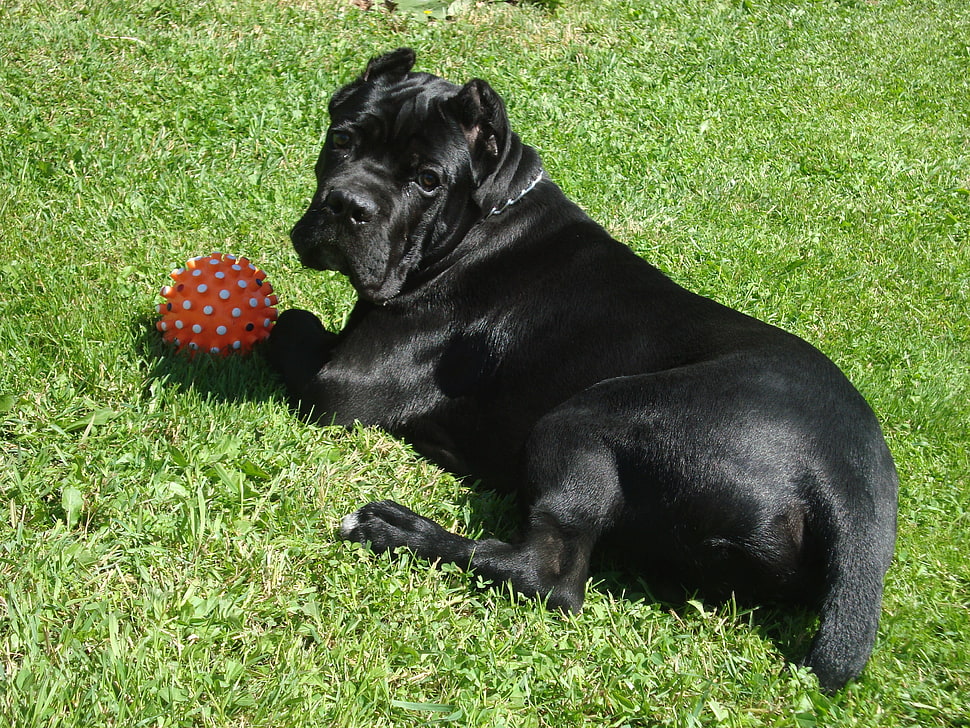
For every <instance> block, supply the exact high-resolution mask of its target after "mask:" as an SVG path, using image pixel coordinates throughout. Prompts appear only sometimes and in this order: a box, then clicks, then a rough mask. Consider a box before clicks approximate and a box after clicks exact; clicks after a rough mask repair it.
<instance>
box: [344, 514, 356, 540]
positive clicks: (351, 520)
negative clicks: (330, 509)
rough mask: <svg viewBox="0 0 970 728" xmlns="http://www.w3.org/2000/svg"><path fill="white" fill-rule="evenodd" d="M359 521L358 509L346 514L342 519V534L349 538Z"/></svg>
mask: <svg viewBox="0 0 970 728" xmlns="http://www.w3.org/2000/svg"><path fill="white" fill-rule="evenodd" d="M359 523H360V518H359V517H358V516H357V511H354V512H353V513H350V514H348V515H346V516H344V517H343V518H342V519H341V521H340V535H341V536H343V537H344V538H348V537H349V536H350V534H351V533H352V532H353V530H354V529H355V528H357V525H358V524H359Z"/></svg>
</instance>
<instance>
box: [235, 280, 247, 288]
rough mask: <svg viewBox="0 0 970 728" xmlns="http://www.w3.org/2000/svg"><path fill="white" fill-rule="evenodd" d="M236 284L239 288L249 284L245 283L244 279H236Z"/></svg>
mask: <svg viewBox="0 0 970 728" xmlns="http://www.w3.org/2000/svg"><path fill="white" fill-rule="evenodd" d="M236 285H237V286H239V287H240V288H245V287H246V286H248V285H249V284H248V283H246V281H236Z"/></svg>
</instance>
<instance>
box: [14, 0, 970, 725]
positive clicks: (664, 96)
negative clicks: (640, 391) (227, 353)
mask: <svg viewBox="0 0 970 728" xmlns="http://www.w3.org/2000/svg"><path fill="white" fill-rule="evenodd" d="M471 5H472V4H470V3H469V4H467V6H468V7H467V8H466V10H465V11H464V12H463V13H462V15H460V16H459V18H458V19H456V20H455V21H454V22H447V23H445V22H435V23H430V24H427V23H424V22H422V21H419V20H416V19H414V18H412V17H410V16H404V15H387V14H385V13H380V12H370V13H361V12H359V11H358V10H356V9H355V8H353V7H351V6H350V5H349V4H348V3H343V2H336V1H335V0H320V1H319V2H312V3H311V2H304V1H303V0H279V1H278V2H268V1H264V0H242V1H241V2H229V0H209V1H208V2H197V3H183V2H179V1H178V0H136V1H135V2H127V1H126V2H111V1H109V0H91V1H90V2H85V1H84V0H80V1H79V2H66V1H65V0H45V1H44V2H39V1H35V0H24V1H23V2H18V1H17V0H11V1H10V2H5V3H3V5H2V6H0V353H2V360H0V364H2V366H0V496H2V498H0V726H18V727H23V728H27V727H31V728H33V727H34V726H85V727H87V726H101V725H107V726H159V727H161V726H303V725H315V726H316V725H327V726H329V725H333V726H390V725H395V726H397V725H405V726H406V725H426V724H429V723H438V722H441V723H451V724H454V725H461V726H565V725H589V726H624V725H630V726H647V725H669V726H813V725H818V726H850V725H851V726H873V727H876V726H879V727H882V726H951V727H952V726H967V725H970V718H968V712H967V706H968V705H970V640H968V637H967V635H968V634H970V567H968V559H967V554H968V553H970V544H968V540H970V539H968V533H970V515H968V511H970V484H968V480H967V474H968V472H970V459H968V439H970V435H968V430H970V428H968V425H967V421H968V420H967V414H966V411H967V401H968V395H970V391H968V380H970V374H968V366H970V340H968V339H970V335H968V333H970V316H968V312H970V301H968V298H970V253H968V251H970V193H968V188H970V74H968V73H967V68H968V67H970V41H968V39H970V10H968V7H967V5H966V3H965V2H964V0H926V1H925V2H917V1H916V0H913V1H912V2H903V1H902V0H872V1H871V2H861V1H860V2H856V1H854V0H846V1H845V2H835V1H834V0H787V1H786V2H771V1H769V0H762V1H759V0H753V1H750V2H749V1H748V0H743V1H740V0H739V1H738V2H713V1H709V0H649V1H648V0H635V1H634V2H619V1H618V0H617V1H614V0H589V1H588V2H577V3H562V4H561V5H560V7H559V9H558V10H557V11H556V12H554V13H550V12H548V11H547V10H544V9H543V8H541V7H537V6H535V5H527V4H525V5H517V6H511V5H507V4H487V5H482V6H480V7H471ZM402 44H410V45H413V46H415V47H416V48H417V49H418V50H419V67H420V68H421V69H425V70H431V71H434V72H438V73H442V74H444V75H447V76H448V77H450V78H453V79H455V80H462V79H466V78H469V77H472V76H482V77H485V78H487V79H489V80H490V81H491V82H492V83H493V84H494V85H495V87H496V88H497V89H499V91H500V92H502V93H503V94H504V95H505V96H506V98H507V99H508V103H509V110H510V115H511V117H512V119H513V120H514V123H515V126H516V128H517V129H518V131H519V132H520V133H521V135H522V136H523V138H524V139H525V140H526V141H528V142H530V143H532V144H534V145H535V146H537V147H538V148H539V149H540V150H541V151H542V152H543V154H544V155H545V159H546V164H547V168H548V169H549V171H550V173H551V174H552V176H553V177H554V178H555V179H556V180H557V181H559V182H560V183H561V185H562V186H563V187H564V189H565V190H566V191H567V193H569V194H570V195H571V196H572V197H573V198H574V199H576V200H577V201H578V202H579V203H580V204H582V205H583V207H585V208H586V209H587V210H589V211H590V213H591V214H592V215H593V216H594V217H595V218H597V219H598V220H600V221H602V222H603V223H604V224H605V225H606V226H607V227H608V228H609V229H611V230H612V231H613V232H614V233H615V234H616V235H617V236H618V237H619V238H620V239H622V240H624V241H626V242H628V243H629V244H630V245H631V246H632V247H633V248H634V249H635V250H637V251H638V252H639V253H640V254H642V255H643V256H645V257H646V258H648V259H650V260H651V261H653V262H655V263H656V264H657V265H659V266H660V267H661V268H663V269H664V270H666V271H667V272H669V273H670V274H671V275H672V276H673V277H674V278H675V279H677V280H679V281H682V282H684V283H686V284H687V285H688V286H690V287H691V288H693V289H695V290H698V291H701V292H703V293H705V294H708V295H711V296H714V297H716V298H718V299H719V300H722V301H724V302H726V303H728V304H730V305H733V306H736V307H738V308H740V309H742V310H744V311H746V312H748V313H751V314H753V315H756V316H759V317H761V318H764V319H767V320H769V321H772V322H774V323H777V324H779V325H781V326H784V327H786V328H788V329H790V330H792V331H795V332H796V333H798V334H800V335H802V336H804V337H805V338H807V339H808V340H810V341H812V342H813V343H815V344H817V345H818V346H820V347H821V348H822V349H823V350H824V351H826V352H827V353H828V354H829V355H830V356H832V357H833V358H834V359H835V361H836V362H838V363H839V364H840V365H841V366H842V367H843V368H844V369H845V370H846V371H847V373H848V374H849V375H850V377H851V378H852V379H853V381H855V382H856V383H857V385H858V386H859V388H860V389H861V390H862V391H863V393H864V394H865V395H866V396H867V398H868V399H869V400H870V402H871V403H872V404H873V406H874V408H875V409H876V411H877V413H878V414H879V416H880V419H881V421H882V423H883V425H884V428H885V431H886V434H887V438H888V440H889V442H890V446H891V448H892V449H893V452H894V453H895V455H896V458H897V462H898V465H899V470H900V475H901V493H900V518H899V526H900V531H899V544H898V550H897V559H896V562H895V565H894V567H893V569H892V571H891V572H890V575H889V577H888V582H887V593H886V601H885V611H884V618H883V622H882V626H881V630H880V634H879V640H878V643H877V646H876V651H875V654H874V656H873V659H872V661H871V663H870V665H869V667H868V669H867V671H866V673H865V674H864V676H863V678H862V679H861V681H859V682H858V683H856V684H854V685H852V686H851V687H849V688H848V689H847V690H846V691H845V692H844V693H842V694H840V695H838V696H836V697H835V698H833V699H828V698H825V697H823V696H821V695H820V694H819V693H818V691H817V689H816V686H815V683H814V682H813V678H812V677H811V676H810V675H808V674H807V673H804V672H800V671H798V670H797V669H795V668H794V667H792V666H791V665H790V664H789V662H788V659H789V658H797V657H799V656H800V654H801V653H802V651H804V649H805V648H806V646H807V639H808V637H809V636H810V634H811V630H812V623H811V619H810V618H806V617H805V616H804V615H789V614H785V613H783V612H778V611H775V610H770V609H757V610H753V611H739V610H736V609H732V608H730V607H725V608H722V609H717V610H714V609H711V608H709V607H704V606H702V605H699V604H697V605H694V604H689V605H686V606H685V607H683V608H681V609H677V610H670V609H669V608H668V607H666V606H664V605H660V604H657V603H655V602H652V601H650V600H648V599H644V598H643V597H642V592H643V587H642V585H639V584H636V583H630V582H624V581H622V580H619V579H617V578H615V577H614V576H613V575H610V574H598V575H597V577H596V579H595V580H594V582H593V583H592V584H591V586H590V589H589V595H588V601H587V608H586V610H585V611H584V612H583V614H582V615H580V616H578V617H575V618H569V619H564V618H562V617H557V616H554V615H551V614H547V613H545V612H544V611H543V610H542V609H541V608H540V607H539V606H538V605H536V604H533V603H530V602H524V601H520V600H517V599H514V598H511V597H510V596H509V594H508V593H507V592H506V591H504V590H481V589H478V588H477V585H476V583H475V580H474V578H472V577H469V576H468V575H466V574H461V573H457V572H455V571H454V570H451V569H445V570H443V571H430V570H429V569H428V568H427V566H426V564H423V563H412V562H411V561H410V560H409V559H407V558H404V559H401V560H399V561H395V562H391V561H390V560H388V559H385V558H378V557H374V556H372V555H371V554H369V553H368V552H366V551H363V550H361V549H359V548H354V547H351V546H349V545H347V544H344V543H342V542H339V541H337V540H336V539H335V538H334V536H333V529H334V527H335V526H336V524H337V523H338V522H339V518H340V517H341V516H342V515H343V514H344V513H346V512H349V511H350V510H353V509H354V508H356V507H358V506H359V505H361V504H362V503H364V502H365V501H367V500H370V499H374V498H383V497H394V498H397V499H399V500H401V501H403V502H405V503H407V504H408V505H411V506H412V507H414V508H416V509H417V510H419V511H421V512H423V513H426V514H428V515H430V516H433V517H435V518H437V519H440V520H441V521H442V522H444V523H445V524H446V525H448V526H449V527H453V528H456V529H459V530H462V531H465V532H471V533H478V532H491V531H493V530H494V529H496V528H497V529H506V528H508V525H509V513H508V504H507V503H504V502H502V501H500V500H497V499H496V498H495V497H494V496H490V495H488V494H476V493H475V492H474V491H471V490H469V489H468V488H467V487H466V486H465V485H463V484H462V483H461V482H459V481H457V480H456V479H455V478H454V477H452V476H450V475H449V474H447V473H443V472H441V471H440V470H437V469H436V468H434V467H433V466H431V465H429V464H428V463H426V462H424V461H422V460H421V459H420V458H418V457H417V456H415V455H414V453H413V452H412V451H411V450H410V449H409V448H408V447H407V446H406V445H404V444H402V443H400V442H397V441H395V440H393V439H391V438H389V437H387V436H386V435H384V434H382V433H380V432H377V431H374V430H367V429H360V430H356V431H352V432H344V431H339V430H332V429H325V428H318V427H313V426H308V425H305V424H301V423H300V422H297V421H296V420H294V419H293V418H292V417H291V416H290V414H289V413H288V411H287V409H286V407H285V404H284V402H283V400H282V398H281V396H280V393H279V390H278V387H277V384H276V383H275V381H274V380H273V377H272V376H271V374H270V373H269V372H268V371H267V368H266V366H265V364H264V363H263V362H262V360H261V359H260V358H259V357H258V356H257V357H254V358H252V359H247V360H231V361H224V362H223V361H219V362H210V361H206V360H202V359H199V360H195V361H191V362H189V361H185V360H182V359H174V358H172V357H170V356H167V355H166V354H165V352H164V351H163V350H162V348H161V346H160V343H159V341H158V338H157V335H156V333H155V332H154V330H153V329H152V318H153V316H152V314H153V305H154V303H155V302H156V293H157V290H158V288H160V287H161V285H163V284H164V282H165V278H166V274H167V272H168V271H169V270H170V269H171V268H172V267H174V266H176V265H178V264H179V263H181V262H182V261H184V260H185V259H186V258H188V257H190V256H192V255H197V254H202V253H207V252H209V251H211V250H214V249H218V250H224V251H227V252H235V253H238V254H244V255H247V256H249V257H251V258H252V259H253V260H254V261H256V262H258V263H259V264H260V265H261V266H262V267H263V268H265V269H266V270H267V272H268V273H269V275H270V279H271V281H272V282H273V284H274V286H275V287H276V288H277V290H278V291H279V292H280V294H281V298H282V299H283V305H284V306H286V307H290V306H301V307H306V308H311V309H313V310H315V311H318V312H319V313H320V314H321V315H322V316H323V317H324V318H325V319H326V320H327V322H328V324H329V325H330V326H332V327H339V325H340V323H341V321H342V318H343V316H344V315H345V314H346V312H347V310H348V307H349V305H350V303H351V301H352V292H351V290H350V289H349V287H348V285H347V284H346V282H345V281H344V280H342V279H341V278H340V277H339V276H337V275H331V274H315V273H311V272H307V271H303V270H301V269H300V268H299V266H298V263H297V261H296V259H295V256H294V255H293V253H292V252H291V251H290V250H289V247H288V243H287V240H286V232H287V230H288V228H289V226H290V225H291V224H292V222H293V221H295V220H296V219H297V217H298V216H299V215H300V213H301V211H302V208H303V207H304V205H305V204H306V201H307V199H308V196H309V194H310V192H311V184H312V175H311V167H312V162H313V160H314V158H315V156H316V153H317V146H318V144H319V142H320V140H321V137H322V134H323V131H324V129H325V127H326V123H327V120H326V118H325V113H324V108H325V101H326V98H327V96H328V94H329V92H330V91H332V90H333V89H334V88H335V87H336V86H337V85H338V84H339V83H341V82H343V81H345V80H347V79H349V78H350V77H351V76H353V75H354V74H356V73H357V72H358V71H359V70H360V68H361V67H362V64H363V63H364V61H365V60H366V58H367V57H368V56H369V55H371V54H373V53H376V52H379V51H382V50H386V49H389V48H393V47H396V46H398V45H402Z"/></svg>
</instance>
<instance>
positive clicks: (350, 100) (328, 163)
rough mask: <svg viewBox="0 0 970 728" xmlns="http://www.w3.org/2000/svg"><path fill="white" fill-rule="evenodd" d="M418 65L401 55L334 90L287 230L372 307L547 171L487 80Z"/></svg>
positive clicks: (309, 258)
mask: <svg viewBox="0 0 970 728" xmlns="http://www.w3.org/2000/svg"><path fill="white" fill-rule="evenodd" d="M413 65H414V52H413V51H412V50H410V49H408V48H401V49H398V50H396V51H393V52H391V53H388V54H386V55H383V56H380V57H377V58H374V59H372V60H371V61H370V63H368V64H367V68H366V69H365V70H364V72H363V73H362V74H361V75H360V77H358V78H357V79H356V80H355V81H353V82H352V83H350V84H348V85H346V86H344V87H343V88H341V89H340V90H339V91H337V92H336V93H335V94H334V96H333V98H332V99H331V100H330V105H329V111H330V121H331V125H330V129H329V131H328V132H327V140H326V143H325V145H324V147H323V151H322V152H321V153H320V157H319V159H318V161H317V164H316V177H317V190H316V193H315V194H314V196H313V200H312V201H311V203H310V207H309V209H308V210H307V211H306V213H305V214H304V215H303V217H302V219H301V220H300V221H299V222H298V223H297V224H296V225H295V226H294V227H293V230H292V231H291V233H290V237H291V239H292V241H293V246H294V247H295V248H296V251H297V253H298V254H299V256H300V259H301V261H302V262H303V263H304V265H307V266H309V267H311V268H318V269H321V270H325V269H329V270H338V271H340V272H342V273H345V274H346V275H347V276H349V277H350V280H351V283H353V285H354V287H355V288H356V289H357V292H358V294H359V295H360V296H361V297H362V298H363V299H365V300H368V301H371V302H374V303H385V302H387V301H389V300H390V299H392V298H393V297H394V296H396V295H398V294H399V293H401V291H402V290H405V289H406V288H407V286H408V283H409V279H413V278H414V277H415V276H417V275H418V274H419V273H420V271H422V270H427V269H428V268H429V266H431V265H433V264H434V263H435V262H437V261H440V260H442V259H443V258H444V257H445V256H446V255H447V254H448V253H449V252H451V251H452V250H454V249H455V247H456V246H458V245H459V244H460V242H461V240H462V239H463V238H464V237H465V235H466V234H467V232H468V231H469V230H470V229H471V228H472V226H474V225H475V224H476V223H478V222H480V221H482V220H483V219H485V218H486V217H487V216H488V215H489V214H490V213H491V212H494V211H497V210H500V209H502V208H503V207H504V206H507V205H508V204H509V202H510V201H511V200H513V199H515V198H516V196H518V195H521V194H522V192H523V190H525V189H526V188H527V187H529V185H530V183H531V185H532V186H534V185H535V183H536V180H538V179H539V177H540V176H541V174H542V168H541V162H540V160H539V157H538V155H537V154H536V153H535V151H534V150H532V149H531V148H530V147H526V146H525V145H523V144H522V143H521V142H520V141H519V140H518V137H517V136H516V135H515V134H514V133H513V132H512V131H511V130H510V129H509V123H508V118H507V116H506V113H505V105H504V104H503V103H502V100H501V98H499V96H498V94H496V93H495V91H493V90H492V88H491V87H490V86H489V85H488V84H487V83H485V82H484V81H481V80H477V79H476V80H473V81H469V82H468V83H467V84H465V85H464V86H461V87H459V86H456V85H455V84H452V83H449V82H448V81H445V80H444V79H441V78H438V77H437V76H432V75H430V74H426V73H413V72H411V68H412V66H413Z"/></svg>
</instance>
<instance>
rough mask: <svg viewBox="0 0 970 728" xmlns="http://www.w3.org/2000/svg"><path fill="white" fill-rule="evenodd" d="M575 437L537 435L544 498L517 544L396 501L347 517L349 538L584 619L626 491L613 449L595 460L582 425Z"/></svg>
mask: <svg viewBox="0 0 970 728" xmlns="http://www.w3.org/2000/svg"><path fill="white" fill-rule="evenodd" d="M545 419H546V420H548V417H547V418H545ZM572 429H573V430H574V431H575V442H570V439H571V438H570V437H569V434H568V432H566V431H563V430H562V429H560V428H555V427H551V428H548V429H544V430H543V431H542V432H541V433H540V434H534V435H533V437H532V439H531V441H530V450H531V451H532V452H533V453H535V455H534V457H531V458H530V459H529V461H530V462H529V470H530V476H531V477H530V480H531V481H532V486H533V488H534V489H535V496H536V497H535V501H534V502H533V504H532V506H531V507H530V509H529V511H528V515H527V517H526V522H525V524H524V528H523V529H522V532H521V536H520V538H519V539H517V540H515V541H513V542H504V541H499V540H496V539H482V540H474V539H469V538H465V537H463V536H460V535H458V534H454V533H450V532H449V531H447V530H445V529H444V528H442V527H441V526H439V525H438V524H437V523H435V522H434V521H431V520H430V519H427V518H424V517H423V516H419V515H418V514H416V513H414V512H413V511H411V510H409V509H408V508H405V507H404V506H402V505H400V504H398V503H395V502H393V501H381V502H376V503H370V504H368V505H366V506H364V507H363V508H361V509H360V510H358V511H356V512H354V513H352V514H350V515H349V516H347V517H345V518H344V520H343V522H342V524H341V535H342V536H343V537H344V538H346V539H349V540H351V541H357V542H359V543H368V544H370V546H371V548H372V549H373V550H374V551H377V552H378V553H380V552H383V551H387V550H394V549H397V548H401V547H404V548H407V549H409V550H410V551H412V552H413V553H415V554H417V555H418V556H420V557H422V558H426V559H429V560H431V561H442V562H447V563H452V564H456V565H458V566H460V567H462V568H467V569H469V570H471V571H473V572H474V573H476V574H478V575H480V576H482V577H483V578H485V579H486V580H488V581H493V582H510V583H511V584H512V587H513V588H514V589H515V590H516V591H517V592H519V593H520V594H523V595H525V596H529V597H538V598H540V599H545V600H546V604H547V606H549V607H550V608H553V609H561V610H563V611H567V612H578V611H579V610H580V609H581V607H582V604H583V599H584V593H585V586H586V580H587V577H588V573H589V560H590V554H591V553H592V550H593V547H594V545H595V543H596V541H597V540H598V537H599V535H600V533H602V531H603V529H604V528H605V527H607V525H608V524H609V522H610V520H611V519H612V518H613V516H614V512H615V511H616V509H617V508H618V500H619V486H618V484H617V475H616V469H615V466H614V465H613V462H612V461H613V458H612V455H611V454H610V453H609V452H607V451H606V450H605V449H604V450H603V451H601V452H595V451H593V452H591V451H590V443H589V442H582V440H583V439H584V438H587V437H588V433H586V432H580V431H579V429H580V428H579V427H577V426H576V425H572ZM550 447H551V448H554V449H555V451H554V452H552V453H550V452H549V451H548V448H550Z"/></svg>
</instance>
